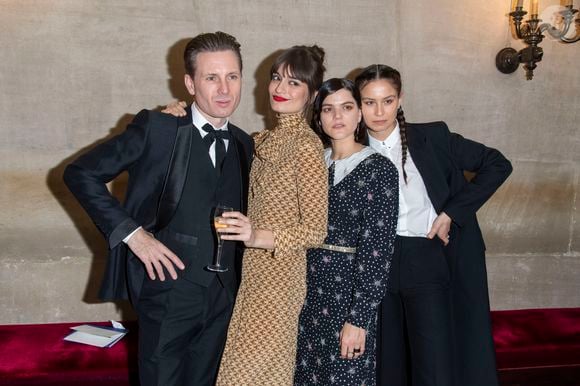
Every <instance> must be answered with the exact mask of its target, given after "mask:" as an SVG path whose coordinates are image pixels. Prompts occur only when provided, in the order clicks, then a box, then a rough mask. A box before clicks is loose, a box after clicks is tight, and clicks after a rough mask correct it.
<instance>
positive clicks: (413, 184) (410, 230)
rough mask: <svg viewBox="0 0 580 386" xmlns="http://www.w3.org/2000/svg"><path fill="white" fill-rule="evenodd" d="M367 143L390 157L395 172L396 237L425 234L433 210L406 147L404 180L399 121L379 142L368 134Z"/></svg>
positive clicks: (431, 219)
mask: <svg viewBox="0 0 580 386" xmlns="http://www.w3.org/2000/svg"><path fill="white" fill-rule="evenodd" d="M369 145H370V146H371V147H372V148H373V149H375V150H376V151H378V152H379V153H381V154H382V155H384V156H385V157H387V158H388V159H390V160H391V162H393V163H394V164H395V166H396V167H397V170H398V172H399V218H398V220H397V234H398V235H400V236H412V237H426V236H427V234H428V233H429V231H430V230H431V227H432V226H433V222H434V221H435V218H436V217H437V213H436V212H435V208H434V207H433V204H432V203H431V200H430V199H429V195H428V194H427V189H426V188H425V183H424V182H423V178H422V177H421V174H419V170H417V166H415V163H414V162H413V158H412V157H411V153H410V152H409V150H408V149H407V160H406V162H405V172H406V173H407V183H405V179H404V178H403V168H402V157H403V152H402V149H401V132H400V129H399V124H398V123H397V126H396V127H395V130H393V132H392V133H391V134H390V135H389V136H388V137H387V139H385V140H384V141H379V140H378V139H375V138H373V137H372V136H370V135H369Z"/></svg>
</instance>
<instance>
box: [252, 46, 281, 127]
mask: <svg viewBox="0 0 580 386" xmlns="http://www.w3.org/2000/svg"><path fill="white" fill-rule="evenodd" d="M282 51H283V50H282V49H279V50H276V51H274V52H273V53H271V54H270V55H268V56H266V58H265V59H264V60H262V61H261V62H260V64H258V67H257V68H256V71H255V72H254V79H255V80H256V86H255V87H254V106H255V109H254V111H255V112H256V114H258V115H261V116H262V122H263V128H266V129H271V128H273V127H274V125H275V124H276V116H275V114H274V112H273V111H272V109H271V108H270V96H269V94H268V85H269V84H270V68H272V64H274V61H275V60H276V58H277V57H278V56H280V54H281V53H282Z"/></svg>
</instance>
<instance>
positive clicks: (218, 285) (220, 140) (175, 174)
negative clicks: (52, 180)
mask: <svg viewBox="0 0 580 386" xmlns="http://www.w3.org/2000/svg"><path fill="white" fill-rule="evenodd" d="M184 60H185V68H186V75H185V86H186V87H187V90H188V92H189V93H190V94H191V95H193V96H194V97H195V102H194V103H193V104H192V105H191V106H190V107H188V108H187V116H185V117H173V116H170V115H165V114H162V113H158V112H153V111H148V110H142V111H141V112H140V113H139V114H137V116H136V117H135V119H134V120H133V122H132V123H131V124H130V125H129V126H128V127H127V129H126V131H125V132H123V133H122V134H120V135H118V136H116V137H114V138H112V139H110V140H109V141H107V142H105V143H103V144H101V145H99V146H97V147H95V148H94V149H93V150H91V151H90V152H88V153H86V154H84V155H83V156H81V157H79V158H78V159H77V160H75V161H74V162H73V163H72V164H70V165H69V166H68V167H67V168H66V170H65V173H64V180H65V182H66V184H67V186H68V187H69V189H70V190H71V191H72V192H73V194H74V195H75V196H76V198H77V199H78V200H79V202H80V203H81V205H82V206H83V207H84V209H85V210H86V211H87V213H88V214H89V216H90V217H91V218H92V220H93V221H94V222H95V224H96V225H97V227H98V228H99V229H100V231H101V232H102V233H103V235H104V236H105V238H106V239H107V240H108V243H109V246H110V254H109V260H108V264H107V271H106V276H105V278H104V281H103V285H102V287H101V293H100V295H101V298H103V299H104V300H111V299H123V298H129V299H130V300H131V302H132V304H133V306H134V307H135V309H136V310H137V313H138V317H139V374H140V381H141V384H142V385H158V386H168V385H179V386H181V385H192V386H193V385H195V386H200V385H213V383H214V380H215V376H216V372H217V367H218V363H219V358H220V355H221V352H222V350H223V346H224V342H225V338H226V332H227V326H228V322H229V319H230V315H231V312H232V308H233V301H234V296H235V292H236V288H237V280H236V272H235V265H236V264H235V258H236V257H237V256H239V254H240V248H238V246H237V245H235V244H234V243H231V242H229V243H228V242H226V243H225V245H224V250H223V260H222V263H223V264H224V265H225V266H227V267H229V271H227V272H225V273H219V274H218V273H214V272H210V271H207V270H206V269H205V267H206V266H207V265H208V264H210V263H211V261H212V259H213V256H214V249H215V248H214V246H215V235H214V233H213V230H212V210H213V208H214V207H215V206H216V205H217V204H218V203H221V204H225V205H226V206H229V207H232V208H233V209H234V210H239V211H245V210H246V204H247V188H248V172H249V167H250V163H251V157H252V151H253V150H252V149H253V141H252V139H251V138H250V136H249V135H248V134H246V133H245V132H243V131H242V130H240V129H239V128H237V127H236V126H234V125H232V124H231V123H229V121H228V118H229V116H230V115H231V114H232V113H233V112H234V110H235V109H236V107H237V106H238V103H239V101H240V94H241V77H242V73H241V72H242V58H241V53H240V45H239V43H238V42H237V41H236V39H235V38H234V37H233V36H230V35H228V34H226V33H223V32H216V33H206V34H201V35H198V36H196V37H195V38H193V39H192V40H191V41H190V42H189V43H188V45H187V47H186V49H185V53H184ZM123 171H128V173H129V184H128V187H127V194H126V201H125V203H124V204H123V205H121V204H120V203H119V202H118V201H117V200H116V199H115V198H114V197H113V196H111V194H110V193H109V191H108V190H107V187H106V185H105V184H106V183H107V182H109V181H111V180H112V179H114V178H115V177H116V176H117V175H119V174H120V173H121V172H123ZM176 268H177V269H176ZM168 276H170V277H168Z"/></svg>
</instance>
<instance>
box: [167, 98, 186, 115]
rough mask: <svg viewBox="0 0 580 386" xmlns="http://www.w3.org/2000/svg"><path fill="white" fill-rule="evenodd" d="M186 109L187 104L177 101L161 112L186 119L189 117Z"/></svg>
mask: <svg viewBox="0 0 580 386" xmlns="http://www.w3.org/2000/svg"><path fill="white" fill-rule="evenodd" d="M186 107H187V103H185V102H184V101H175V102H172V103H170V104H168V105H167V106H166V107H165V108H164V109H163V110H161V112H162V113H165V114H171V115H173V116H176V117H185V116H186V115H187V112H186V111H185V108H186Z"/></svg>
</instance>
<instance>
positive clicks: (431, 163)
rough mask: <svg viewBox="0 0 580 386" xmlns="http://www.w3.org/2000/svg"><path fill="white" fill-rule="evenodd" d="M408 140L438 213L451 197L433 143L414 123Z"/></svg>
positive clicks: (416, 164) (410, 150)
mask: <svg viewBox="0 0 580 386" xmlns="http://www.w3.org/2000/svg"><path fill="white" fill-rule="evenodd" d="M407 142H408V144H409V152H410V153H411V157H413V162H414V163H415V166H417V170H419V173H420V174H421V177H422V178H423V182H424V183H425V188H427V194H428V195H429V199H430V200H431V203H432V204H433V207H434V208H435V211H436V212H437V213H440V212H441V210H442V208H443V205H444V204H445V201H447V198H448V197H449V186H448V185H447V180H446V179H445V174H444V173H443V171H442V170H441V167H440V165H439V163H438V162H437V157H436V155H435V152H434V150H433V145H432V144H431V143H429V141H428V138H427V136H426V135H425V134H424V133H423V132H422V131H420V130H417V129H416V128H415V127H413V125H408V126H407Z"/></svg>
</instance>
